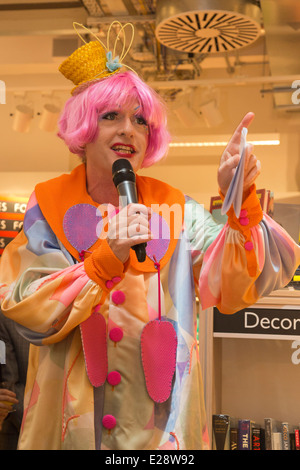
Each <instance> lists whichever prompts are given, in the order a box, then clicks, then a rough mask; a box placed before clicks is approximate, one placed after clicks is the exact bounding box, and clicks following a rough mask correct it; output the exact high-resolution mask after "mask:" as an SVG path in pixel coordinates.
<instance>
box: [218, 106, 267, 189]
mask: <svg viewBox="0 0 300 470" xmlns="http://www.w3.org/2000/svg"><path fill="white" fill-rule="evenodd" d="M253 119H254V113H247V114H246V115H245V116H244V118H243V119H242V120H241V122H240V124H239V125H238V127H237V128H236V130H235V132H234V133H233V135H232V137H231V139H230V141H229V143H228V145H227V146H226V148H225V150H224V152H223V154H222V157H221V160H220V165H219V169H218V185H219V188H220V190H221V192H222V194H223V195H224V196H225V195H226V193H227V190H228V188H229V185H230V182H231V180H232V177H233V175H234V172H235V170H236V167H237V166H238V164H239V161H240V158H241V156H240V154H239V149H240V142H241V135H242V129H243V127H246V128H248V127H249V126H250V124H251V122H252V121H253ZM260 171H261V163H260V161H259V160H257V158H256V156H255V155H254V154H253V145H251V144H250V145H249V144H248V146H247V150H246V155H245V173H244V197H246V196H247V194H248V190H249V188H250V187H251V185H252V184H253V183H254V181H255V180H256V178H257V177H258V175H259V174H260Z"/></svg>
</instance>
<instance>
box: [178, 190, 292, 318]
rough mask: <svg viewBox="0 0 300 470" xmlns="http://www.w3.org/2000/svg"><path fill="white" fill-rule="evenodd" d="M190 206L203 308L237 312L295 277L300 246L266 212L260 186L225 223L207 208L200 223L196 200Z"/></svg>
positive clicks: (189, 220) (188, 224)
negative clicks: (261, 198) (238, 211)
mask: <svg viewBox="0 0 300 470" xmlns="http://www.w3.org/2000/svg"><path fill="white" fill-rule="evenodd" d="M189 204H190V206H191V207H190V208H189V209H188V210H187V212H186V217H185V225H186V227H187V229H188V231H189V233H190V234H191V236H190V243H191V246H192V257H193V265H194V274H195V276H194V277H195V282H196V284H197V288H198V292H199V297H200V302H201V305H202V308H204V309H206V308H208V307H212V306H216V307H217V308H218V309H219V310H220V312H222V313H227V314H230V313H234V312H236V311H238V310H240V309H242V308H245V307H247V306H248V305H252V304H254V303H255V302H256V301H257V300H258V299H259V298H260V297H263V296H267V295H268V294H270V292H272V291H273V290H275V289H279V288H281V287H284V286H285V285H286V284H287V283H288V282H289V281H290V279H291V278H292V276H293V274H294V272H295V270H296V268H297V267H298V266H299V264H300V247H299V245H297V244H296V243H295V242H294V240H293V239H292V238H291V237H290V236H289V234H288V233H287V232H286V231H285V230H284V229H283V228H282V227H281V226H280V225H278V224H277V223H276V222H275V221H274V220H273V219H271V218H270V217H269V216H268V215H266V214H264V213H263V212H262V210H261V206H260V203H259V200H258V198H257V196H256V188H255V185H253V187H252V188H251V192H250V195H249V196H248V198H247V199H246V200H245V201H244V203H243V205H242V209H241V213H240V217H239V218H237V217H236V216H235V214H234V211H233V209H232V208H231V209H230V210H229V212H228V214H227V215H228V221H227V223H226V224H225V225H224V226H222V225H220V224H217V223H216V222H215V221H214V220H213V218H212V217H211V216H210V214H209V213H207V212H206V211H204V210H202V215H201V218H200V221H202V222H200V223H199V221H198V222H195V220H194V214H195V213H196V212H197V211H196V210H195V208H194V207H193V205H194V204H195V203H193V202H190V203H189ZM187 205H188V204H187ZM200 213H201V211H200ZM198 220H199V218H198ZM197 225H198V229H195V227H197Z"/></svg>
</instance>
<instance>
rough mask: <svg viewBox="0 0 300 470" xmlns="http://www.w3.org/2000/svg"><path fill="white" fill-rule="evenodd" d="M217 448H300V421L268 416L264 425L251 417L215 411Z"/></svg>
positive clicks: (214, 431)
mask: <svg viewBox="0 0 300 470" xmlns="http://www.w3.org/2000/svg"><path fill="white" fill-rule="evenodd" d="M212 448H213V450H300V424H299V425H297V426H294V425H290V423H289V422H287V421H280V420H277V419H274V418H264V423H263V426H261V425H260V424H257V423H255V421H254V420H251V419H240V418H235V417H232V416H230V415H228V414H215V415H213V446H212Z"/></svg>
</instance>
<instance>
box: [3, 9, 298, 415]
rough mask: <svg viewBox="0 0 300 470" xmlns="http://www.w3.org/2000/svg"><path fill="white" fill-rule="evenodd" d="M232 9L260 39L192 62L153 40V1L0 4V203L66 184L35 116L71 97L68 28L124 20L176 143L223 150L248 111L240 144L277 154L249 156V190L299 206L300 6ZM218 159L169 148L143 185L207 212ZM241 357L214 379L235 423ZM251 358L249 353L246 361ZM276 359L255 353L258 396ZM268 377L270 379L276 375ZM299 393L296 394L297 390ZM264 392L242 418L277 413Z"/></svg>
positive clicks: (66, 165)
mask: <svg viewBox="0 0 300 470" xmlns="http://www.w3.org/2000/svg"><path fill="white" fill-rule="evenodd" d="M174 1H175V0H173V2H174ZM166 3H168V2H166ZM188 3H189V2H188V1H187V0H185V2H182V4H183V5H184V4H186V5H188ZM190 3H191V2H190ZM197 3H198V4H199V5H200V4H201V3H202V4H204V6H205V5H208V4H214V5H215V6H217V3H218V2H217V1H202V2H201V0H198V2H197ZM240 3H250V4H251V3H255V4H258V5H260V7H261V28H260V32H259V36H258V38H257V39H256V41H255V42H254V43H252V44H250V45H248V46H246V47H244V48H241V49H238V50H236V51H232V52H228V53H224V52H222V53H219V54H211V53H204V54H202V53H198V54H194V56H193V57H190V56H189V55H188V54H187V53H179V52H177V51H174V50H171V49H169V48H165V47H163V46H161V45H160V44H159V43H158V41H157V39H156V38H155V34H154V30H155V16H156V6H157V2H156V1H155V0H81V1H80V0H64V1H59V0H50V1H47V2H46V1H44V0H31V1H25V0H10V1H9V0H4V1H1V2H0V79H1V80H2V81H3V82H4V83H5V86H6V103H5V104H0V128H1V158H0V162H1V163H0V179H1V191H0V194H1V195H6V196H10V195H16V196H25V197H28V196H29V195H30V194H31V192H32V190H33V188H34V186H35V184H36V183H38V182H40V181H44V180H47V179H49V178H52V177H55V176H57V175H60V174H61V173H65V172H69V171H70V170H72V169H73V168H74V167H75V166H76V165H77V164H78V163H79V159H78V157H76V156H75V155H73V154H70V153H69V151H68V150H67V148H66V146H65V144H64V143H63V142H62V141H61V140H60V139H59V138H58V137H57V136H56V130H55V131H51V132H47V131H43V130H41V129H40V122H41V119H42V112H43V106H44V105H45V104H47V103H48V104H49V103H52V104H54V105H55V106H58V107H59V106H62V105H63V103H64V102H65V101H66V100H67V99H68V98H69V96H70V90H71V88H72V84H71V83H70V82H68V81H67V80H66V79H65V78H64V77H63V76H61V74H60V73H59V72H58V66H59V64H60V63H61V62H62V61H63V60H64V59H65V57H67V56H68V55H69V54H70V53H71V52H72V51H73V50H74V49H75V48H76V47H78V46H79V45H81V41H80V40H79V39H78V37H77V36H76V34H74V30H73V28H72V22H73V21H77V22H79V23H82V24H85V25H87V26H89V27H90V28H91V29H92V31H94V32H97V31H98V30H99V31H104V32H105V31H107V27H108V24H109V23H110V22H111V20H113V19H115V18H121V19H122V18H123V19H122V22H126V21H129V22H130V21H132V22H133V23H134V24H135V27H136V36H135V41H134V44H133V47H132V49H131V51H130V52H129V54H128V59H129V65H130V66H131V67H133V68H134V69H135V70H137V72H138V73H139V74H140V75H141V76H142V77H143V78H144V79H146V80H147V82H148V83H149V84H150V85H152V86H153V87H154V88H155V89H156V90H158V91H159V93H160V94H161V95H162V96H163V97H164V98H166V100H167V102H168V110H169V128H170V132H171V134H172V136H173V139H174V141H179V142H190V141H192V140H193V141H202V142H203V141H214V140H220V136H223V137H224V136H225V137H226V139H228V138H229V137H230V135H231V134H232V132H233V130H234V129H235V127H236V126H237V124H238V123H239V122H240V120H241V118H242V117H243V115H244V114H246V113H247V112H248V111H253V112H254V113H255V115H256V117H255V120H254V122H253V123H252V125H251V127H250V129H249V140H251V138H253V136H255V138H256V139H260V140H265V139H268V138H270V136H274V135H276V136H278V135H279V136H280V145H278V146H257V147H256V148H255V154H256V156H257V157H258V158H259V159H260V160H261V164H262V173H261V175H260V177H259V179H258V181H257V187H258V188H266V189H270V190H271V191H273V192H274V198H275V202H278V203H285V204H295V205H299V204H300V132H299V128H300V106H299V105H297V104H294V103H293V102H292V95H293V93H294V92H295V91H296V89H293V88H291V87H292V83H293V82H294V81H295V80H299V81H300V59H299V57H300V2H299V0H261V2H257V1H252V2H251V1H250V2H247V1H246V0H244V1H243V0H240V1H229V0H228V1H227V2H226V1H225V2H224V1H222V0H220V1H219V4H220V5H221V6H222V5H223V6H224V4H226V5H231V6H233V5H238V4H240ZM192 4H193V5H195V1H192ZM220 9H222V8H220ZM125 62H126V61H125ZM299 86H300V82H299ZM297 96H298V97H300V93H299V94H298V95H297ZM23 101H24V102H26V104H28V105H30V106H32V108H33V118H32V120H31V122H30V128H29V131H28V132H26V133H20V132H16V131H14V130H13V128H12V127H13V120H14V116H15V111H16V106H17V105H18V104H20V103H22V102H23ZM207 102H211V103H213V104H214V106H215V110H216V117H217V118H216V120H215V122H211V123H210V125H207V122H206V121H205V118H204V115H203V113H202V112H201V109H202V106H203V104H207ZM183 108H184V109H183ZM222 150H223V149H222V148H221V147H209V148H207V147H201V148H199V147H196V148H190V147H179V148H171V149H170V151H169V155H168V158H167V159H166V160H164V161H162V162H161V163H159V164H157V165H155V166H154V167H152V168H149V169H146V170H142V171H141V174H145V175H149V176H152V177H155V178H159V179H161V180H163V181H165V182H167V183H169V184H171V185H173V186H175V187H178V188H180V189H181V190H182V191H184V192H185V193H187V194H188V195H190V196H191V197H194V198H195V199H197V200H198V201H199V202H201V203H203V204H204V205H205V207H206V208H207V209H209V205H210V198H211V196H215V195H217V194H218V187H217V179H216V176H217V169H218V164H219V160H220V156H221V153H222ZM287 207H288V206H287ZM284 343H285V345H286V347H285V357H284V358H283V357H282V355H281V360H282V361H281V364H282V363H284V364H286V363H287V362H288V363H289V368H292V370H291V372H290V375H291V377H293V374H294V372H296V370H295V368H297V366H293V365H292V364H291V362H290V357H289V354H290V351H291V350H290V348H289V346H288V344H287V343H288V342H284ZM239 344H240V343H239ZM244 344H245V343H244V342H243V345H244ZM251 344H252V343H251ZM259 344H260V345H261V346H262V343H259ZM248 345H249V346H248V349H247V347H246V348H245V347H244V346H239V345H238V343H236V342H235V340H226V341H224V342H222V357H223V362H222V364H221V363H220V364H219V366H220V371H219V372H220V374H221V375H220V377H221V380H220V383H221V382H222V383H223V385H222V386H220V390H221V389H222V397H223V398H222V399H220V403H221V404H220V407H219V408H218V409H217V410H216V411H218V412H220V411H222V412H227V413H230V414H233V415H234V414H238V415H239V416H240V415H241V414H242V413H243V410H244V409H245V404H244V401H241V400H239V399H238V398H237V399H236V398H235V399H234V400H232V396H233V395H232V393H231V392H232V389H234V390H235V391H236V390H237V387H238V384H243V383H244V384H247V383H249V380H250V386H249V388H247V393H248V394H249V396H248V395H247V396H246V398H245V400H246V402H247V403H248V404H249V402H250V401H251V383H252V384H253V380H252V379H250V378H249V373H248V372H249V368H248V363H247V360H248V359H249V357H250V356H249V354H251V348H252V347H250V343H248ZM272 345H274V343H272ZM272 347H273V346H272ZM267 349H268V348H267ZM255 351H257V348H256V346H254V347H253V354H254V356H255V354H256V353H255ZM264 354H265V356H264ZM274 357H275V356H274V351H273V349H272V350H270V351H269V352H268V350H266V349H265V350H264V352H263V351H261V353H260V358H261V361H260V363H259V364H258V363H257V362H256V361H255V362H253V363H255V372H253V371H252V372H251V373H252V374H253V373H254V375H255V374H256V373H257V376H258V377H259V382H258V383H259V392H260V393H262V394H263V393H264V390H267V388H266V385H268V386H269V385H270V383H269V382H268V384H266V383H265V382H264V377H265V376H266V374H265V373H264V371H265V364H266V363H267V364H268V367H269V364H270V363H274V361H273V358H274ZM236 358H239V365H240V366H239V367H238V369H235V362H234V361H235V360H236ZM277 364H279V362H278V361H277ZM276 367H277V366H276ZM278 367H279V365H278ZM298 367H299V366H298ZM233 370H238V371H239V372H238V375H237V374H235V375H234V379H235V381H234V382H230V377H232V371H233ZM286 371H287V369H286V368H285V369H284V370H283V371H282V378H283V381H284V377H285V375H284V374H285V373H286ZM277 372H278V373H279V371H277V370H276V369H274V374H273V375H274V376H275V375H276V374H277ZM297 376H299V374H297ZM252 378H253V376H252ZM222 379H223V381H222ZM247 380H248V382H247ZM299 385H300V384H299ZM298 389H299V387H298V386H294V390H298ZM273 391H274V388H273V386H272V384H271V390H270V393H269V392H268V397H269V399H267V400H266V402H264V403H263V405H262V408H261V409H260V408H257V404H255V405H253V409H252V408H251V410H250V411H251V413H252V415H251V418H255V419H262V418H263V416H264V413H268V414H274V413H275V411H274V410H275V409H278V406H277V405H278V403H277V402H276V400H278V402H279V401H280V400H281V399H283V400H284V397H285V390H283V392H282V396H281V395H280V393H279V394H277V395H276V396H274V394H273V398H270V394H272V393H273ZM244 392H245V390H244ZM230 397H231V398H230ZM276 397H277V398H276ZM245 411H246V410H245ZM279 413H281V414H282V416H280V419H281V418H282V419H289V418H291V419H292V418H293V411H292V410H291V409H289V410H286V409H282V408H280V407H279ZM288 413H290V416H289V414H288ZM277 416H278V415H277ZM297 419H298V418H297Z"/></svg>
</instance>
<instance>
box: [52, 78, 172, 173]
mask: <svg viewBox="0 0 300 470" xmlns="http://www.w3.org/2000/svg"><path fill="white" fill-rule="evenodd" d="M136 101H137V102H138V103H139V109H138V110H137V115H141V116H143V118H144V119H145V120H146V121H147V124H148V128H149V136H148V147H147V150H146V154H145V158H144V160H143V164H142V167H148V166H151V165H153V163H155V162H157V161H159V160H160V159H161V158H163V157H164V155H165V154H166V152H167V149H168V145H169V142H170V135H169V133H168V130H167V118H166V110H165V106H164V103H163V102H162V100H161V99H160V97H159V95H158V94H157V93H156V92H155V91H154V90H153V89H152V88H150V87H149V86H148V85H147V84H146V83H145V82H144V81H143V80H141V79H140V78H139V77H138V76H137V75H136V74H135V73H133V72H130V71H126V72H119V73H116V74H114V75H112V76H110V77H108V78H104V79H102V80H99V81H98V82H96V83H95V84H93V85H90V86H89V87H87V88H86V89H85V90H84V91H82V92H80V93H78V94H77V95H74V96H72V97H71V98H70V99H69V100H68V101H67V102H66V104H65V107H64V110H63V112H62V114H61V117H60V120H59V123H58V127H59V132H58V136H59V137H61V138H62V139H63V140H64V141H65V143H66V145H67V146H68V148H69V150H70V152H72V153H75V154H77V155H79V156H81V157H84V146H85V144H88V143H90V142H93V141H94V140H95V139H96V138H97V135H98V129H99V127H98V120H99V116H101V115H103V114H104V113H106V112H109V111H117V110H118V108H124V107H126V106H130V105H131V104H132V103H133V102H136Z"/></svg>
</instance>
